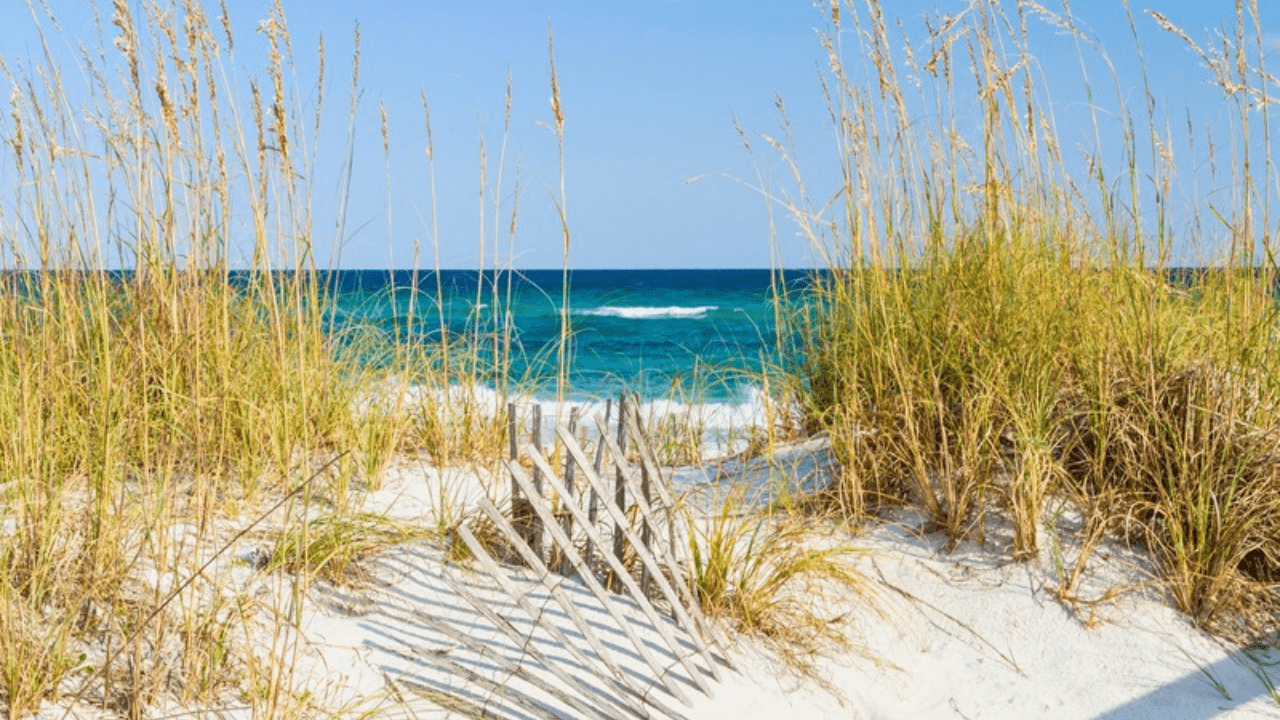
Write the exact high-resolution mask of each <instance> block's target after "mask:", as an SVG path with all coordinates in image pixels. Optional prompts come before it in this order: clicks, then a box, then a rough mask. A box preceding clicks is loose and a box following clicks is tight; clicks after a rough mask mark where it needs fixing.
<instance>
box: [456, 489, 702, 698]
mask: <svg viewBox="0 0 1280 720" xmlns="http://www.w3.org/2000/svg"><path fill="white" fill-rule="evenodd" d="M478 507H479V508H480V511H481V512H483V513H484V514H485V515H486V516H487V517H488V518H489V520H490V521H491V522H493V523H494V525H495V527H497V529H498V532H500V533H501V534H502V536H503V537H504V538H506V540H507V541H508V542H510V543H511V544H512V547H513V548H515V550H516V552H517V553H520V555H521V557H522V558H523V559H524V561H525V562H526V563H528V564H529V567H530V568H531V569H533V571H534V574H535V575H536V576H537V578H538V581H539V582H541V583H542V586H543V587H544V588H546V589H547V591H548V592H550V593H551V597H552V598H554V599H555V601H556V604H558V605H559V606H560V609H561V610H564V612H565V614H566V615H568V616H569V619H570V621H572V622H573V624H574V627H576V628H577V629H578V631H579V632H581V633H582V635H583V637H584V638H587V644H588V645H590V646H591V647H592V648H593V649H595V650H596V654H597V655H599V656H600V660H601V662H603V663H604V664H605V665H606V666H607V667H608V668H609V670H610V671H611V672H613V674H614V677H616V678H617V679H618V680H619V681H621V682H623V683H624V684H625V685H626V686H627V688H628V689H629V690H630V692H631V693H632V694H633V695H634V696H635V697H637V698H639V699H641V700H643V701H644V702H645V703H647V704H649V705H652V706H653V707H654V708H656V709H658V710H660V711H661V712H662V713H664V714H665V715H667V716H669V717H671V718H674V719H675V720H686V718H685V717H684V716H683V715H681V714H680V713H679V712H678V711H676V710H674V709H671V708H669V707H667V706H666V705H665V704H664V703H662V702H660V701H659V700H658V698H657V697H656V696H655V695H653V693H652V692H651V691H650V688H646V687H642V686H640V685H639V684H638V683H637V682H636V680H635V678H633V677H632V676H631V674H629V673H626V672H623V670H622V669H621V668H620V667H618V665H617V664H616V663H614V661H613V659H612V656H611V655H610V654H609V653H607V652H605V651H604V644H603V643H602V642H601V641H600V638H599V637H598V636H597V635H596V633H595V631H594V630H593V629H592V628H591V624H590V623H588V622H587V621H586V619H584V618H583V617H582V613H581V612H579V610H578V607H577V605H575V604H574V602H573V600H572V599H571V598H570V597H569V596H568V594H567V593H566V592H565V591H564V588H562V587H560V581H562V580H563V577H561V576H556V575H555V574H553V573H552V572H551V571H550V569H548V568H547V567H546V566H545V565H543V564H542V562H541V561H539V560H538V559H537V558H536V557H534V555H533V553H532V552H530V550H529V547H528V546H527V545H525V544H524V543H523V542H522V541H521V540H520V537H519V536H518V535H516V533H515V531H514V530H512V529H511V526H510V525H508V524H507V522H506V519H505V518H503V516H502V513H501V512H499V511H498V508H497V507H496V506H494V504H493V503H492V502H490V501H489V500H488V499H486V498H480V501H479V503H478ZM553 577H557V578H559V580H557V581H556V582H552V578H553ZM584 584H587V583H585V581H584ZM596 585H597V586H598V585H599V582H598V581H597V583H596ZM588 589H589V590H591V592H592V593H593V594H595V590H593V589H591V586H590V585H589V584H588ZM597 597H598V595H597ZM605 610H606V611H607V612H609V613H610V614H611V617H613V618H614V620H615V621H617V622H624V621H623V620H622V619H621V617H620V616H618V615H612V613H613V612H614V608H613V606H612V605H606V606H605ZM623 634H624V635H626V636H627V639H628V640H631V641H633V642H638V640H634V639H633V638H635V636H634V634H631V633H627V632H625V631H624V633H623ZM637 652H640V653H641V659H642V660H645V657H646V656H645V655H644V650H643V649H637ZM645 662H646V664H648V665H649V669H650V670H653V671H654V673H655V675H657V676H661V674H662V671H661V669H660V668H658V667H657V666H656V665H655V664H653V663H649V662H648V661H647V660H645ZM686 704H687V702H686Z"/></svg>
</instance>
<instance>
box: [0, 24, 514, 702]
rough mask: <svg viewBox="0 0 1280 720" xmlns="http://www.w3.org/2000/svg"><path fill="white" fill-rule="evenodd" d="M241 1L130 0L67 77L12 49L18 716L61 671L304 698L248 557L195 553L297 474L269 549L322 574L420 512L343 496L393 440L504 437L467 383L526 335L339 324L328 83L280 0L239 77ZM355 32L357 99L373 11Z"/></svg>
mask: <svg viewBox="0 0 1280 720" xmlns="http://www.w3.org/2000/svg"><path fill="white" fill-rule="evenodd" d="M47 13H48V10H47V9H46V8H45V7H44V6H43V5H39V6H35V5H33V7H32V14H33V22H34V24H35V25H36V26H37V27H38V28H40V31H41V39H42V41H43V42H44V43H46V45H47V44H48V43H54V42H61V41H62V39H61V38H60V37H59V36H58V35H57V33H58V32H60V31H59V30H58V25H57V22H56V18H54V17H53V16H51V15H48V14H47ZM225 13H226V8H225V6H223V7H220V8H219V9H218V10H217V11H215V12H214V13H209V12H207V11H206V8H205V6H204V5H203V4H201V3H199V2H175V3H172V4H154V5H153V4H143V5H141V6H136V5H134V4H132V3H126V2H123V0H121V1H117V2H115V3H113V4H109V6H108V7H107V8H105V12H104V13H103V20H104V22H103V23H102V25H100V26H99V28H100V29H99V33H100V34H99V36H98V37H97V38H80V39H76V41H77V42H84V43H85V48H86V49H85V52H84V53H83V55H82V57H83V61H82V64H81V65H80V66H79V67H78V68H76V69H77V70H78V71H79V72H78V73H77V74H76V76H75V77H73V76H71V75H70V74H69V73H67V72H65V71H64V68H62V67H61V66H60V65H59V64H57V63H56V62H55V61H54V59H53V56H52V55H51V54H46V55H44V56H43V57H36V58H31V59H6V60H5V61H4V64H3V65H2V66H0V71H2V72H3V76H4V81H5V84H6V86H7V87H8V89H9V91H10V92H9V97H10V98H11V111H10V115H9V117H8V119H7V123H6V125H5V129H4V133H5V137H4V140H5V142H4V146H3V150H2V151H0V152H2V153H3V160H2V162H4V163H5V164H6V173H7V175H8V176H9V177H10V178H12V179H13V182H11V183H10V184H9V186H10V187H12V188H13V194H12V195H10V196H8V197H6V199H5V201H4V204H3V207H2V208H0V258H2V261H3V263H4V265H5V266H6V267H7V268H8V270H7V271H6V272H5V274H4V275H3V281H2V282H3V292H0V336H2V341H0V437H3V438H4V441H3V442H0V482H2V483H3V484H2V490H0V492H2V493H3V502H2V503H0V528H2V530H0V532H2V533H3V537H4V543H3V549H2V550H0V593H3V603H0V626H2V627H3V632H0V697H2V698H3V700H4V702H5V705H6V709H7V712H8V714H9V716H10V717H22V716H25V715H27V714H28V713H30V712H32V711H34V710H35V709H37V708H38V707H39V705H40V703H41V702H42V701H45V700H48V699H51V698H55V697H57V696H58V695H64V696H65V695H66V694H68V693H70V694H72V695H73V696H75V697H77V698H78V699H80V700H86V699H92V701H93V702H94V703H97V704H99V705H100V706H101V707H103V708H105V709H108V710H111V711H114V712H117V713H119V714H121V715H124V716H128V717H142V716H143V715H145V714H146V713H147V712H148V708H150V707H152V706H154V705H155V704H156V703H157V702H160V701H161V700H162V699H163V700H165V701H166V702H168V701H176V702H179V703H182V704H188V705H189V704H206V705H209V704H212V705H216V704H218V703H221V702H224V701H225V700H226V699H227V697H228V693H230V696H232V697H234V696H236V695H237V694H238V693H239V694H240V695H241V699H242V701H243V702H245V703H246V704H247V705H249V706H250V707H251V709H252V711H253V713H254V716H260V717H268V716H270V717H287V716H308V715H309V714H310V713H311V712H312V711H313V710H314V708H309V707H308V705H307V703H306V702H305V701H304V700H301V699H299V697H297V696H296V695H294V694H293V690H292V682H293V678H292V677H291V673H292V667H291V665H290V658H291V657H293V656H294V654H295V653H296V650H297V647H296V645H297V640H296V638H295V636H293V635H289V634H287V633H281V632H278V633H277V634H276V635H275V636H274V637H273V639H272V641H271V645H272V647H271V652H270V653H269V656H268V657H266V659H263V658H262V657H256V656H254V654H253V652H252V651H251V650H250V649H249V648H248V646H247V644H246V642H247V638H246V637H245V635H246V633H247V632H248V631H247V630H246V629H245V628H246V627H247V625H246V623H248V622H249V619H250V616H251V615H252V614H253V612H254V611H252V610H249V609H246V608H248V607H250V606H254V605H256V604H257V601H254V600H251V599H249V598H245V597H241V598H239V599H238V600H237V599H234V598H231V599H228V598H227V597H225V596H223V595H222V594H221V593H222V589H220V588H223V589H225V588H226V587H232V586H233V585H234V583H231V584H228V582H229V581H228V580H227V578H224V577H221V574H222V573H225V572H231V571H230V570H222V569H219V568H221V567H223V566H221V565H217V566H209V565H202V564H201V559H202V553H205V552H208V551H209V548H220V549H219V550H218V553H223V552H225V551H226V550H227V548H228V545H227V543H228V542H229V541H228V539H227V538H228V537H229V534H230V533H229V529H230V528H234V527H236V526H237V525H238V524H240V523H242V522H243V521H244V518H245V517H252V516H253V515H254V513H256V512H258V511H259V510H261V509H262V508H264V507H269V506H271V505H272V503H274V502H277V501H278V500H279V499H280V498H281V497H291V498H292V501H291V503H289V506H288V507H285V508H283V509H281V510H280V511H279V513H277V514H276V515H275V516H273V520H272V521H273V523H276V524H279V525H280V528H281V529H280V532H281V533H282V534H281V536H280V537H281V540H280V543H279V547H278V548H277V552H276V553H275V554H274V558H275V560H276V562H277V564H279V565H280V566H282V567H286V568H287V569H290V570H293V571H296V575H297V577H298V578H299V582H298V587H299V588H300V589H299V590H296V591H295V594H296V593H304V594H305V586H306V584H307V583H308V582H310V580H311V579H312V578H315V577H326V576H332V577H344V576H345V575H346V574H347V571H348V570H349V568H350V566H351V563H352V562H353V561H354V560H355V559H356V558H357V557H358V556H359V555H360V553H361V552H365V551H367V550H369V549H370V548H371V547H381V546H384V545H386V544H388V543H392V542H394V541H396V540H397V539H403V538H404V537H407V535H406V533H409V534H412V533H411V532H410V531H408V530H406V529H404V528H401V527H399V526H397V525H395V524H394V523H390V521H377V522H375V521H374V520H373V519H371V518H369V517H366V516H364V515H360V514H358V512H357V508H356V507H355V506H354V505H353V504H352V503H350V502H349V498H350V497H351V496H352V493H353V492H354V490H355V489H356V488H371V487H376V484H377V482H378V478H379V474H380V471H381V470H382V468H383V467H385V465H386V463H387V462H388V460H389V459H390V458H391V457H392V456H393V455H394V454H397V453H410V452H427V453H429V454H430V456H431V457H432V458H433V459H434V460H436V461H437V462H440V463H449V462H462V461H471V460H476V459H480V458H485V459H493V461H495V462H496V458H499V457H500V456H501V451H500V448H502V447H503V441H504V436H503V427H502V423H501V421H500V420H499V417H500V416H499V415H498V414H496V413H494V412H492V410H491V409H489V408H485V407H482V405H481V403H480V401H479V400H478V399H477V398H476V393H475V390H474V389H475V388H477V387H479V386H480V382H479V380H480V379H481V378H482V377H489V376H490V375H491V374H492V373H494V372H496V373H498V374H499V375H501V374H503V373H504V368H503V367H502V363H503V362H504V358H505V357H507V356H508V355H505V354H504V353H507V352H508V351H509V348H504V347H502V346H496V347H495V346H494V345H492V343H490V342H489V340H488V338H486V339H485V340H484V341H483V343H482V342H481V341H480V340H479V339H478V338H479V333H478V332H477V334H476V336H475V337H474V338H448V337H442V338H439V339H438V341H437V342H435V343H409V342H407V341H405V340H404V339H403V338H396V337H391V338H388V337H376V336H371V337H369V338H362V339H357V340H354V341H352V340H351V339H350V338H340V337H338V336H336V335H335V333H334V332H333V331H334V325H333V315H332V313H331V311H330V308H331V292H332V288H331V287H329V286H327V285H326V284H325V280H324V278H325V277H326V276H325V275H324V274H323V273H317V272H316V270H317V267H316V255H315V251H314V245H315V242H316V241H315V238H316V235H317V233H318V232H320V231H319V229H318V228H316V227H314V223H315V216H314V215H313V212H312V200H313V198H312V195H311V193H312V188H311V187H310V186H309V185H308V178H311V177H313V176H314V175H315V173H316V167H315V164H316V163H317V162H318V161H317V159H316V158H317V151H316V144H317V143H318V142H319V138H320V137H321V132H322V129H321V118H322V117H323V116H324V114H325V110H324V108H323V105H322V102H323V100H322V97H323V96H320V97H317V98H316V99H314V101H312V103H311V104H310V105H306V106H304V104H303V102H302V100H301V99H300V97H298V96H297V95H295V90H296V86H295V84H294V81H293V79H292V77H291V74H292V72H293V65H292V62H293V56H292V40H291V38H290V37H289V34H288V31H287V25H286V22H285V18H284V15H283V10H282V9H281V7H280V6H279V4H276V5H275V6H274V7H273V8H272V10H271V12H270V15H269V17H268V19H267V20H265V21H264V22H263V23H262V25H261V34H262V36H263V42H264V45H265V48H266V53H265V58H266V59H265V61H264V63H265V64H264V66H263V67H261V68H258V69H257V70H256V72H255V73H253V74H252V75H251V77H253V78H254V79H252V80H249V81H248V82H247V84H237V83H236V82H235V81H233V80H232V79H230V78H229V77H228V75H227V74H226V73H225V68H226V67H229V66H232V65H235V64H236V63H238V62H239V60H238V59H237V58H236V56H235V54H234V51H233V49H234V48H235V47H236V45H235V42H236V38H234V37H233V36H232V34H231V30H230V27H231V24H230V21H229V19H228V18H227V16H226V14H225ZM46 33H47V34H46ZM95 42H96V46H95V45H94V43H95ZM355 45H356V47H357V50H356V53H355V56H354V57H353V58H352V59H351V65H350V67H351V72H352V79H351V84H352V97H351V102H352V105H351V110H350V112H351V121H352V122H354V121H355V116H356V113H357V109H356V100H357V98H358V96H359V80H358V69H359V50H358V47H359V38H358V32H357V36H356V39H355ZM319 52H320V54H321V62H320V63H319V67H320V68H321V70H320V73H321V77H319V78H317V79H316V82H317V84H318V86H321V87H323V86H324V83H325V79H324V77H323V72H324V70H323V67H324V58H323V53H324V49H323V43H322V44H321V46H320V49H319ZM81 81H82V83H83V84H81ZM64 83H69V84H72V85H74V87H69V86H68V85H66V84H64ZM428 132H429V127H428ZM347 182H348V183H349V177H348V180H347ZM341 215H342V213H341V212H340V213H339V224H340V225H341V223H342V222H343V220H342V218H341ZM512 224H513V225H514V219H513V220H512ZM338 232H339V233H340V234H341V233H342V229H341V227H339V229H338ZM233 268H235V270H233ZM491 290H492V292H493V293H494V294H495V295H497V293H498V292H499V288H496V287H495V288H491ZM430 310H431V309H430V308H424V309H423V310H422V312H430ZM442 327H443V324H442ZM496 336H497V337H500V334H499V335H496ZM450 340H452V342H450ZM375 356H377V357H380V358H381V359H380V360H379V361H378V362H370V358H371V357H375ZM495 367H496V370H495ZM410 388H413V393H416V395H413V396H412V397H411V393H410ZM411 399H416V400H417V402H413V403H411V402H410V400H411ZM321 469H323V471H322V472H321V471H320V470H321ZM304 478H311V479H310V480H308V481H307V482H306V483H304V485H303V486H299V485H298V483H299V482H300V481H301V480H303V479H304ZM294 491H297V492H296V494H295V492H294ZM321 510H323V514H322V515H317V513H319V512H321ZM197 575H200V576H201V577H199V578H198V579H199V582H192V580H193V579H195V578H196V576H197ZM175 588H177V590H175ZM174 593H177V594H178V595H180V596H177V595H174ZM302 597H303V595H296V597H294V598H293V600H294V601H300V600H301V599H302ZM246 603H247V604H246ZM237 608H239V609H237ZM297 611H298V610H297V606H296V602H295V606H294V610H293V612H297ZM275 612H280V610H279V609H278V608H277V610H275ZM291 638H293V639H291ZM245 688H250V690H248V691H246V690H244V689H245Z"/></svg>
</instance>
